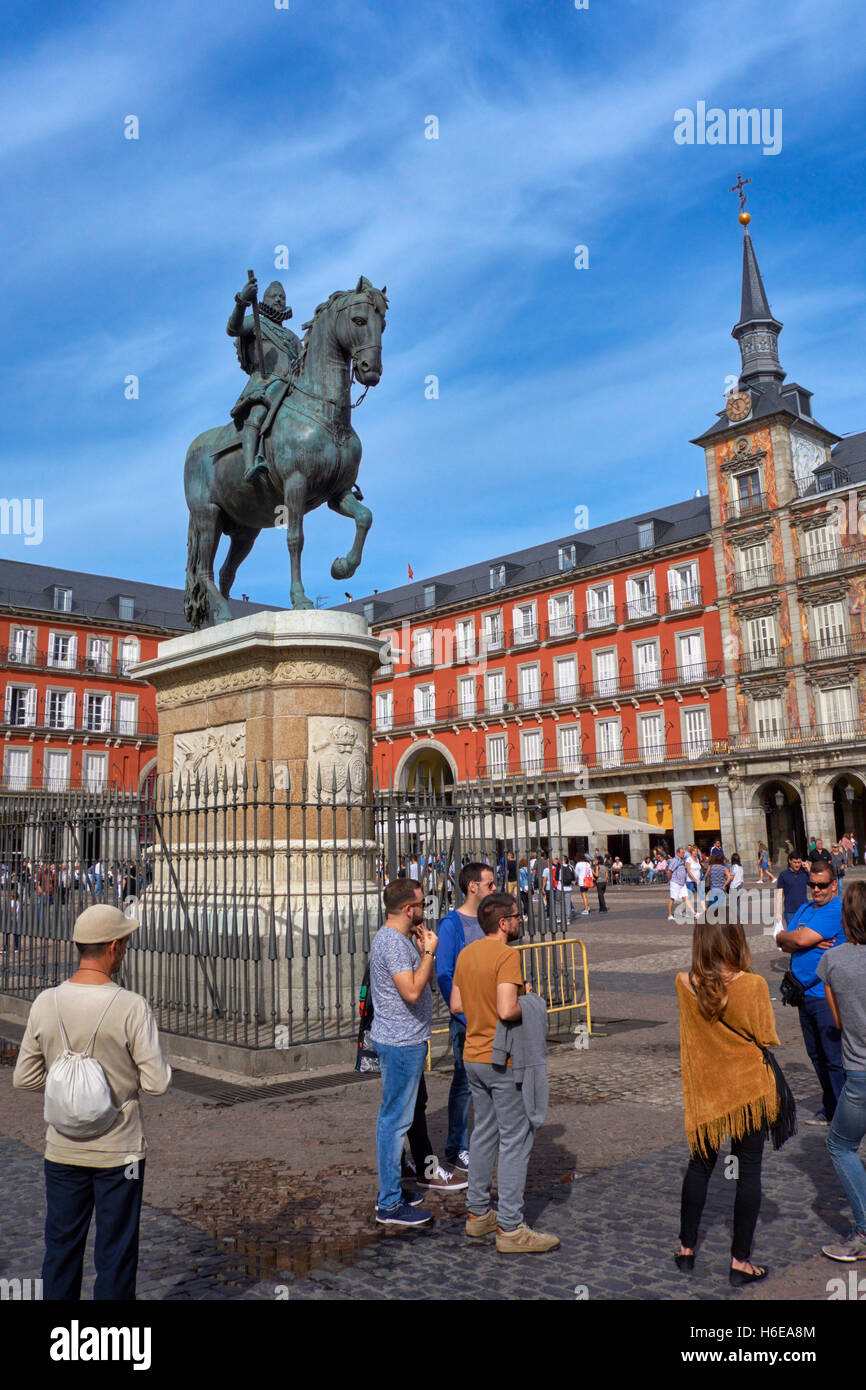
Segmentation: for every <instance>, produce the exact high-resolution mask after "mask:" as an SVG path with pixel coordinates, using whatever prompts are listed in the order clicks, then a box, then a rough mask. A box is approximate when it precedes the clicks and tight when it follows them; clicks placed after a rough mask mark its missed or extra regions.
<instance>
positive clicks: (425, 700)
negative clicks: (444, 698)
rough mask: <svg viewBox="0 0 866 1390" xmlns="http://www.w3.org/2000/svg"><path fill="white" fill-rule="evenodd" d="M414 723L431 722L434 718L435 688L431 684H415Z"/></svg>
mask: <svg viewBox="0 0 866 1390" xmlns="http://www.w3.org/2000/svg"><path fill="white" fill-rule="evenodd" d="M413 698H414V701H415V723H416V724H432V723H434V722H435V719H436V688H435V686H433V685H416V686H415V691H414V696H413Z"/></svg>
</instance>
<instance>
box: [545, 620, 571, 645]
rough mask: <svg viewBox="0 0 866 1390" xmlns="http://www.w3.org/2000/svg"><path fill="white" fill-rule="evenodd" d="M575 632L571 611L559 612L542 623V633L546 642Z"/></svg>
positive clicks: (557, 639) (569, 635) (559, 639)
mask: <svg viewBox="0 0 866 1390" xmlns="http://www.w3.org/2000/svg"><path fill="white" fill-rule="evenodd" d="M576 633H577V624H576V622H575V620H574V614H573V613H560V614H558V615H557V616H556V617H554V618H548V619H547V622H546V623H545V624H544V635H545V638H546V639H547V641H548V642H558V641H562V639H563V638H566V637H574V636H575V635H576Z"/></svg>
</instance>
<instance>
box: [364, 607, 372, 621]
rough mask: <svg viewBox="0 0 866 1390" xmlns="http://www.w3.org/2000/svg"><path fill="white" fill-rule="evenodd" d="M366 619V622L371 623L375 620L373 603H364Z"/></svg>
mask: <svg viewBox="0 0 866 1390" xmlns="http://www.w3.org/2000/svg"><path fill="white" fill-rule="evenodd" d="M364 621H365V622H366V623H371V622H372V621H373V605H372V603H365V604H364Z"/></svg>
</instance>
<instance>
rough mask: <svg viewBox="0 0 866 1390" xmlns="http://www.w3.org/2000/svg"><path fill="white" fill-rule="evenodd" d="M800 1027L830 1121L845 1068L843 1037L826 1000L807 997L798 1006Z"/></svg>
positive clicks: (825, 1111)
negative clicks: (843, 1061) (843, 1063)
mask: <svg viewBox="0 0 866 1390" xmlns="http://www.w3.org/2000/svg"><path fill="white" fill-rule="evenodd" d="M799 1012H800V1027H801V1028H802V1030H803V1042H804V1043H805V1046H806V1051H807V1053H808V1054H809V1061H810V1062H811V1063H812V1066H813V1067H814V1068H815V1073H816V1075H817V1077H818V1080H819V1082H820V1083H821V1102H822V1106H823V1110H824V1114H825V1115H826V1116H827V1119H828V1120H832V1119H833V1114H834V1112H835V1110H836V1105H837V1103H838V1100H839V1097H840V1095H841V1094H842V1087H843V1086H844V1085H845V1068H844V1067H843V1065H842V1034H841V1032H840V1030H839V1029H838V1028H837V1027H836V1024H835V1023H834V1022H833V1015H832V1014H831V1012H830V1005H829V1004H828V1003H827V1000H826V999H823V998H820V997H816V996H814V995H808V994H807V996H806V1002H805V1003H804V1004H801V1005H800V1010H799Z"/></svg>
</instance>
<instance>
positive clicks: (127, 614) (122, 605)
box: [117, 594, 135, 623]
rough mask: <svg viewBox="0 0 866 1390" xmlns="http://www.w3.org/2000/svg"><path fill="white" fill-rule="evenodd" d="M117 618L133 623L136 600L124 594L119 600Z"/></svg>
mask: <svg viewBox="0 0 866 1390" xmlns="http://www.w3.org/2000/svg"><path fill="white" fill-rule="evenodd" d="M117 616H118V617H119V618H123V619H124V620H125V621H126V622H128V623H131V622H132V620H133V618H134V617H135V599H134V598H130V597H129V596H128V595H123V594H122V595H121V596H120V597H119V598H118V600H117Z"/></svg>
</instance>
